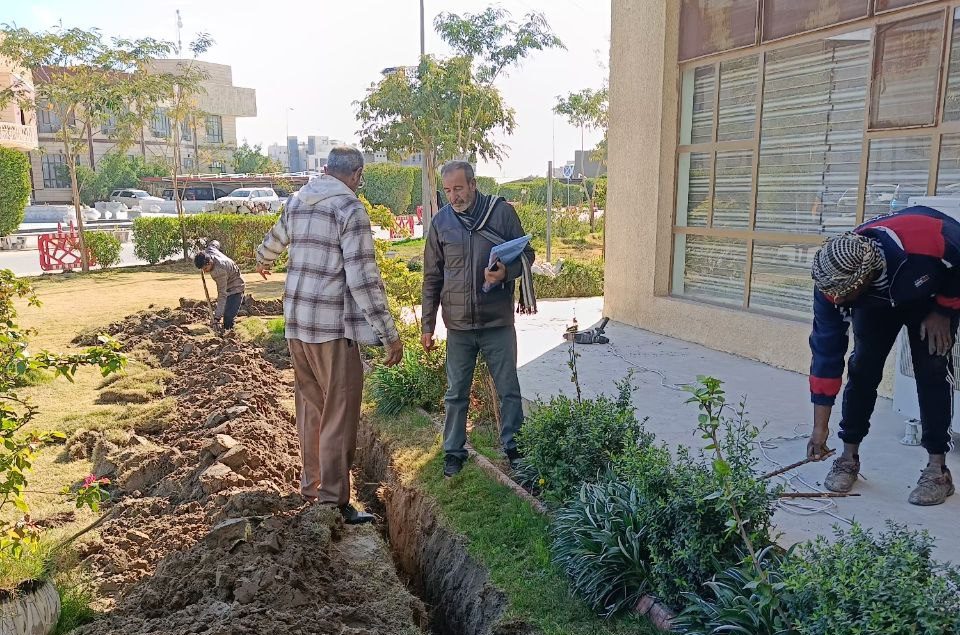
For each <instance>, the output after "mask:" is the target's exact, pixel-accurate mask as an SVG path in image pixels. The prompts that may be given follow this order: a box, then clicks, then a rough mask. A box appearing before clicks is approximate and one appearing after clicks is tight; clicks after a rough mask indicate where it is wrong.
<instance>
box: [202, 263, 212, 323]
mask: <svg viewBox="0 0 960 635" xmlns="http://www.w3.org/2000/svg"><path fill="white" fill-rule="evenodd" d="M200 280H202V281H203V294H204V295H205V296H207V309H209V310H210V317H211V318H213V301H212V300H210V290H209V289H208V288H207V276H205V275H204V273H203V269H201V270H200Z"/></svg>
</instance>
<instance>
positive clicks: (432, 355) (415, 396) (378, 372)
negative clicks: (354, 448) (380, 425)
mask: <svg viewBox="0 0 960 635" xmlns="http://www.w3.org/2000/svg"><path fill="white" fill-rule="evenodd" d="M445 353H446V349H445V346H444V343H442V342H441V343H439V346H438V347H437V348H436V349H434V350H433V351H430V352H429V353H427V352H424V351H423V350H422V349H421V350H420V351H418V352H414V351H412V350H410V349H409V348H407V349H406V350H405V351H404V353H403V361H401V362H400V363H399V364H397V365H396V366H389V367H388V366H377V367H376V368H375V369H374V371H373V373H371V375H370V379H369V381H368V384H367V386H368V390H369V395H370V397H371V398H372V399H373V401H374V402H376V404H377V412H378V413H380V414H384V415H396V414H399V413H400V412H402V411H403V410H404V409H405V408H412V407H420V408H423V409H425V410H428V411H435V410H437V409H439V407H440V403H441V401H442V400H443V393H444V392H445V391H446V372H445V371H444V359H445Z"/></svg>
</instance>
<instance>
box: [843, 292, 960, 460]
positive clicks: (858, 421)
mask: <svg viewBox="0 0 960 635" xmlns="http://www.w3.org/2000/svg"><path fill="white" fill-rule="evenodd" d="M929 312H930V307H929V306H928V305H926V306H923V307H909V306H907V307H883V308H868V309H854V310H853V353H852V354H851V355H850V361H849V363H848V365H847V374H848V378H847V387H846V388H845V389H844V391H843V418H842V420H841V421H840V439H842V440H843V441H844V443H860V442H861V441H863V438H864V437H865V436H867V432H868V431H869V430H870V417H871V416H872V415H873V409H874V407H875V406H876V403H877V386H879V385H880V380H881V379H882V377H883V365H884V363H885V362H886V360H887V356H888V355H889V354H890V350H891V349H892V348H893V345H894V343H895V342H896V340H897V335H898V334H899V333H900V329H902V328H903V327H906V328H907V335H908V336H909V338H910V353H911V356H912V358H913V372H914V375H915V377H916V381H917V395H918V397H919V400H920V421H921V425H922V428H923V436H922V438H921V444H922V445H923V447H924V448H925V449H926V450H927V452H929V453H930V454H946V453H947V452H948V451H949V450H950V445H949V444H950V433H949V428H950V419H951V416H952V414H953V387H952V386H951V385H950V383H949V382H948V380H947V374H948V372H949V373H950V374H951V375H952V374H953V355H952V352H951V354H950V355H947V356H946V357H943V356H941V355H936V354H933V355H931V354H930V352H929V348H928V346H927V341H926V340H922V339H920V324H921V323H922V322H923V320H924V318H926V317H927V315H928V314H929ZM950 326H951V330H952V332H953V333H954V334H956V332H957V319H956V318H954V319H953V320H952V321H951V325H950Z"/></svg>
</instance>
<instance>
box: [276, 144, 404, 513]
mask: <svg viewBox="0 0 960 635" xmlns="http://www.w3.org/2000/svg"><path fill="white" fill-rule="evenodd" d="M362 182H363V155H362V154H360V152H359V151H358V150H356V149H354V148H348V147H339V148H334V149H333V150H331V151H330V156H329V158H328V159H327V166H326V168H324V174H323V176H320V177H315V178H313V179H311V180H310V182H309V183H307V184H306V185H305V186H303V188H301V189H300V191H299V192H297V193H296V194H295V195H293V196H292V197H291V198H290V200H289V202H288V203H287V205H286V208H285V209H284V211H283V213H282V214H281V215H280V219H279V220H277V222H276V224H275V225H274V226H273V228H272V229H271V230H270V231H269V232H268V233H267V235H266V236H264V239H263V243H262V244H261V245H260V246H259V247H258V248H257V271H258V272H259V273H260V275H262V276H263V277H264V278H266V277H267V276H268V275H269V271H270V267H271V266H272V265H273V262H274V261H275V260H276V259H277V258H278V257H279V256H280V254H281V253H282V252H283V250H284V249H288V251H289V264H288V265H287V280H286V286H285V289H284V297H283V315H284V319H285V322H286V338H287V344H288V346H289V347H290V357H291V360H292V362H293V369H294V376H295V382H294V389H295V397H296V410H297V431H298V433H299V435H300V455H301V458H302V461H303V469H302V473H301V478H300V491H301V493H302V495H303V496H304V498H306V499H307V500H311V501H316V502H319V503H322V504H332V505H337V506H338V507H339V509H340V513H341V514H342V515H343V517H344V519H345V520H346V522H347V523H350V524H358V523H364V522H370V521H371V520H373V516H371V515H370V514H365V513H362V512H358V511H357V510H356V509H355V508H354V507H353V506H352V505H351V504H350V492H351V484H350V467H351V465H352V464H353V456H354V450H355V449H356V445H357V426H358V425H359V422H360V401H361V394H362V390H363V367H362V364H361V361H360V351H359V345H360V344H377V345H379V344H383V345H385V346H386V347H387V357H386V361H385V363H386V364H387V365H388V366H392V365H395V364H397V363H398V362H399V361H400V359H401V358H402V356H403V344H401V342H400V336H399V335H398V334H397V328H396V325H395V324H394V322H393V318H392V317H391V315H390V311H389V310H388V309H387V295H386V292H385V291H384V287H383V281H382V279H381V278H380V270H379V269H378V268H377V263H376V258H375V255H374V247H373V231H372V230H371V228H370V218H369V216H368V215H367V212H366V210H365V209H364V207H363V203H361V202H360V200H359V199H358V198H357V196H356V191H357V189H358V188H359V187H360V185H361V184H362Z"/></svg>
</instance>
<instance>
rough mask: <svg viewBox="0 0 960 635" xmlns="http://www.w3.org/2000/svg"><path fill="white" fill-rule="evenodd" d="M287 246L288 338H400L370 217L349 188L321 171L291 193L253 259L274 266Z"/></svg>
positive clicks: (378, 340)
mask: <svg viewBox="0 0 960 635" xmlns="http://www.w3.org/2000/svg"><path fill="white" fill-rule="evenodd" d="M284 249H288V251H289V254H288V255H289V261H288V262H289V264H288V265H287V280H286V286H285V289H284V296H283V316H284V320H285V322H286V338H287V339H294V340H300V341H301V342H307V343H315V344H320V343H323V342H329V341H332V340H336V339H340V338H347V339H350V340H354V341H356V342H360V343H363V344H381V343H382V344H390V343H393V342H395V341H397V340H398V339H399V335H397V328H396V325H395V324H394V322H393V317H391V315H390V311H389V310H388V308H387V294H386V291H385V290H384V286H383V280H382V279H381V277H380V270H379V268H378V267H377V263H376V257H375V255H374V247H373V231H372V230H371V228H370V217H369V216H368V215H367V212H366V210H365V209H364V207H363V203H361V202H360V200H359V199H358V198H357V196H356V194H354V193H353V192H352V191H351V190H350V188H348V187H347V186H346V185H344V184H343V183H342V182H341V181H339V180H337V179H336V178H334V177H332V176H329V175H322V176H319V177H314V178H313V179H311V180H310V182H309V183H307V184H306V185H305V186H303V188H301V189H300V191H299V192H297V193H296V194H295V195H293V196H292V197H291V198H290V200H289V201H288V203H287V205H286V207H285V209H284V211H283V213H282V214H281V215H280V218H279V219H278V220H277V222H276V224H274V226H273V228H271V230H270V231H269V232H268V233H267V235H266V236H264V238H263V243H261V244H260V246H259V247H258V248H257V263H259V264H261V265H264V266H267V267H269V266H271V265H272V264H273V262H274V261H275V260H276V259H277V258H278V257H279V256H280V254H281V253H282V252H283V250H284Z"/></svg>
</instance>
